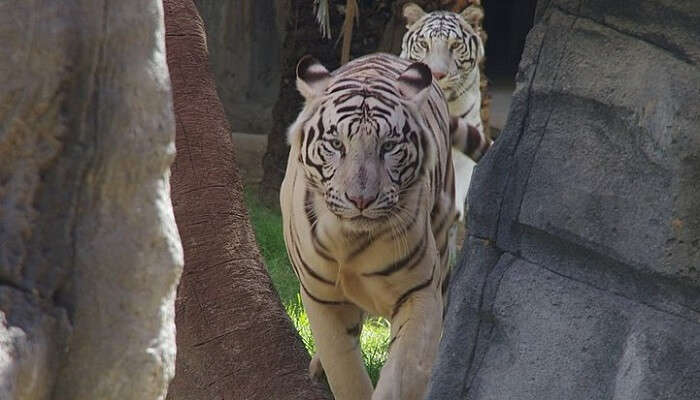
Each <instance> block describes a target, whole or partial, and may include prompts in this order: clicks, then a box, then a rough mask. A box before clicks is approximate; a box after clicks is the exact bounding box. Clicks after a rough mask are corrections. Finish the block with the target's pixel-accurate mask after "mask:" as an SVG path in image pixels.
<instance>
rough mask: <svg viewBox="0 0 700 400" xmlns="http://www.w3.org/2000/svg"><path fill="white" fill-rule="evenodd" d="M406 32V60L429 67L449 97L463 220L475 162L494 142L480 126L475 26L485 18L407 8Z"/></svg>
mask: <svg viewBox="0 0 700 400" xmlns="http://www.w3.org/2000/svg"><path fill="white" fill-rule="evenodd" d="M403 15H404V18H405V19H406V23H407V26H406V28H407V32H406V34H405V35H404V36H403V41H402V45H401V58H405V59H408V60H412V61H420V62H423V63H425V64H426V65H428V67H430V70H431V71H432V74H433V77H435V79H437V80H438V83H439V84H440V87H441V88H442V89H443V90H444V92H445V96H446V97H447V101H448V105H449V110H450V116H451V117H453V118H456V120H454V121H453V124H456V125H457V126H458V127H459V129H456V132H457V134H456V136H455V137H454V138H453V143H452V145H453V151H452V158H453V160H454V165H455V176H456V178H455V183H456V185H457V187H456V200H455V201H456V204H457V210H458V213H459V216H460V219H463V218H464V213H465V211H464V205H465V201H466V198H467V191H468V189H469V183H470V181H471V175H472V171H473V169H474V166H475V165H476V162H477V161H479V159H480V158H481V156H482V155H483V154H484V153H485V152H486V150H488V148H489V147H490V145H491V141H490V140H489V139H488V138H487V137H486V135H485V134H484V129H483V125H482V121H481V91H480V88H479V82H480V73H479V67H478V64H479V61H480V60H481V59H482V58H483V56H484V46H483V44H482V42H481V38H480V37H479V35H478V33H477V32H476V31H475V30H474V27H473V26H472V25H471V24H470V21H476V20H480V19H481V18H483V11H482V10H481V9H480V8H478V7H474V6H470V7H467V8H466V9H465V10H464V11H463V12H462V13H461V14H457V13H454V12H449V11H434V12H431V13H426V12H425V11H423V9H422V8H421V7H420V6H418V5H416V4H414V3H407V4H406V5H405V6H404V9H403Z"/></svg>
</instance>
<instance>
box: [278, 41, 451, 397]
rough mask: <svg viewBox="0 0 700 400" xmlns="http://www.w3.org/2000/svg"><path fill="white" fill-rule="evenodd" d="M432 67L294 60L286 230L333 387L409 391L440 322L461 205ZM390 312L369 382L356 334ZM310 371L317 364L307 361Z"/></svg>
mask: <svg viewBox="0 0 700 400" xmlns="http://www.w3.org/2000/svg"><path fill="white" fill-rule="evenodd" d="M432 81H433V80H432V77H431V74H430V70H429V69H428V67H427V66H425V65H424V64H422V63H413V64H412V63H411V62H410V61H407V60H403V59H400V58H398V57H396V56H392V55H389V54H375V55H370V56H366V57H363V58H359V59H356V60H354V61H351V62H350V63H348V64H346V65H344V66H343V67H341V68H339V69H338V70H336V71H334V72H333V73H329V72H328V70H326V68H325V67H323V66H322V65H321V64H319V63H318V62H317V61H315V60H314V59H312V58H303V59H302V60H301V61H300V62H299V65H298V66H297V87H298V88H299V91H300V92H301V93H302V95H303V96H304V98H305V105H304V108H303V109H302V111H301V113H300V114H299V116H298V117H297V119H296V121H295V122H294V123H293V124H292V125H291V127H290V129H289V133H288V139H289V144H290V146H291V150H290V153H289V161H288V164H287V171H286V174H285V177H284V181H283V183H282V188H281V193H280V203H281V208H282V217H283V226H284V239H285V243H286V246H287V252H288V255H289V258H290V260H291V262H292V266H293V268H294V270H295V272H296V274H297V277H298V278H299V281H300V284H301V297H302V302H303V304H304V308H305V309H306V311H307V313H308V316H309V322H310V324H311V330H312V333H313V336H314V340H315V343H316V348H317V357H315V358H314V361H312V365H311V368H312V369H313V368H318V367H319V360H320V363H321V364H322V366H323V370H325V373H326V376H327V377H328V381H329V384H330V387H331V390H332V391H333V394H334V395H335V398H336V400H350V399H352V400H355V399H357V400H369V399H370V398H371V399H372V400H380V399H381V400H389V399H392V400H419V399H422V398H423V396H424V394H425V390H426V387H427V383H428V379H429V376H430V370H431V367H432V364H433V360H434V358H435V354H436V351H437V346H438V341H439V338H440V334H441V332H442V313H443V296H444V289H445V288H446V284H447V280H448V273H449V266H448V254H447V247H448V230H449V229H450V227H451V226H452V225H453V224H454V222H455V221H456V219H457V212H456V209H455V206H454V175H453V173H454V171H453V168H452V160H451V153H450V151H449V146H450V135H449V131H448V130H449V114H448V109H447V103H446V101H445V99H444V96H443V94H442V91H441V90H440V89H439V87H438V86H437V83H431V82H432ZM365 313H371V314H374V315H379V316H383V317H386V318H387V319H388V320H389V321H390V322H391V344H390V346H389V354H388V357H387V360H386V363H385V364H384V367H383V368H382V370H381V375H380V378H379V382H378V383H377V387H376V389H374V390H373V388H372V385H371V382H370V379H369V377H368V375H367V372H366V370H365V367H364V364H363V362H362V356H361V353H360V349H359V335H360V331H361V329H362V322H363V319H364V316H365ZM312 372H313V371H312Z"/></svg>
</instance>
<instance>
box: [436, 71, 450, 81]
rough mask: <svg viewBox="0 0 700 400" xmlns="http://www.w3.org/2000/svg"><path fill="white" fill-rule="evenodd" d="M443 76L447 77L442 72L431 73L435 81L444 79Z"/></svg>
mask: <svg viewBox="0 0 700 400" xmlns="http://www.w3.org/2000/svg"><path fill="white" fill-rule="evenodd" d="M445 75H447V74H446V73H444V72H438V71H435V72H433V76H434V77H435V79H437V80H440V79H442V78H444V77H445Z"/></svg>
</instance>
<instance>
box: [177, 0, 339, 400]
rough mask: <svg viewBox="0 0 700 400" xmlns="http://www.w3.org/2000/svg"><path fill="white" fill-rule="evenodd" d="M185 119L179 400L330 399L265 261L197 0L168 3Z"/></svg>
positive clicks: (180, 162)
mask: <svg viewBox="0 0 700 400" xmlns="http://www.w3.org/2000/svg"><path fill="white" fill-rule="evenodd" d="M164 6H165V24H166V48H167V59H168V67H169V69H170V76H171V80H172V87H173V100H174V101H173V103H174V109H175V116H176V147H177V156H176V158H175V163H174V164H173V166H172V176H171V185H172V189H171V192H172V201H173V206H174V211H175V218H176V221H177V225H178V229H179V230H180V236H181V238H182V244H183V248H184V254H185V268H184V273H183V276H182V280H181V283H180V287H179V288H178V297H177V300H176V317H175V318H176V326H177V339H176V340H177V346H178V354H177V362H176V370H175V373H176V375H175V379H174V380H173V381H172V383H171V385H170V388H169V393H168V398H169V399H178V400H180V399H242V400H251V399H252V400H255V399H260V400H269V399H325V398H327V397H328V396H327V395H326V394H325V392H324V391H323V390H322V389H320V388H319V387H318V386H314V385H313V384H312V383H311V381H310V380H309V378H308V376H307V365H308V362H309V358H308V354H307V353H306V351H305V349H304V347H303V345H302V343H301V340H300V339H299V337H298V336H297V335H296V332H295V330H294V327H293V326H292V325H291V323H290V321H289V318H288V317H287V315H286V313H285V312H284V309H283V308H282V305H281V303H280V301H279V298H278V297H277V295H276V293H275V291H274V289H273V287H272V284H271V282H270V278H269V276H268V275H267V272H266V271H265V268H264V266H263V264H262V262H261V258H260V253H259V251H258V249H257V246H256V243H255V238H254V236H253V232H252V229H251V226H250V222H249V220H248V215H247V212H246V208H245V206H244V203H243V191H242V186H241V181H240V179H239V176H238V173H237V170H236V166H235V159H234V151H233V144H232V141H231V136H230V128H229V124H228V121H227V120H226V117H225V114H224V110H223V107H222V105H221V102H220V101H219V98H218V96H217V94H216V89H215V85H214V81H213V78H212V75H211V73H210V71H209V70H208V62H207V49H206V41H205V35H204V30H203V26H202V20H201V18H200V17H199V14H198V13H197V9H196V7H195V6H194V4H193V3H192V0H165V1H164Z"/></svg>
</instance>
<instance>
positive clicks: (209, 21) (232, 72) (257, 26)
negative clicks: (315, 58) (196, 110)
mask: <svg viewBox="0 0 700 400" xmlns="http://www.w3.org/2000/svg"><path fill="white" fill-rule="evenodd" d="M195 4H196V5H197V9H198V10H199V13H200V15H201V16H202V19H203V20H204V25H205V28H206V32H207V47H208V50H209V62H210V67H211V70H212V72H213V73H214V77H215V80H216V90H217V92H218V93H219V98H220V99H221V102H222V104H223V105H224V110H225V111H226V116H227V117H228V120H229V121H230V123H231V129H232V130H233V132H246V133H258V134H260V133H265V134H266V133H267V132H269V131H270V129H271V128H272V118H273V117H272V107H273V106H274V104H275V101H276V100H277V95H278V93H279V88H280V74H281V71H280V65H281V64H280V63H281V60H280V54H281V48H282V43H283V42H284V34H285V25H286V21H287V15H288V13H289V8H290V1H289V0H196V1H195Z"/></svg>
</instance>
